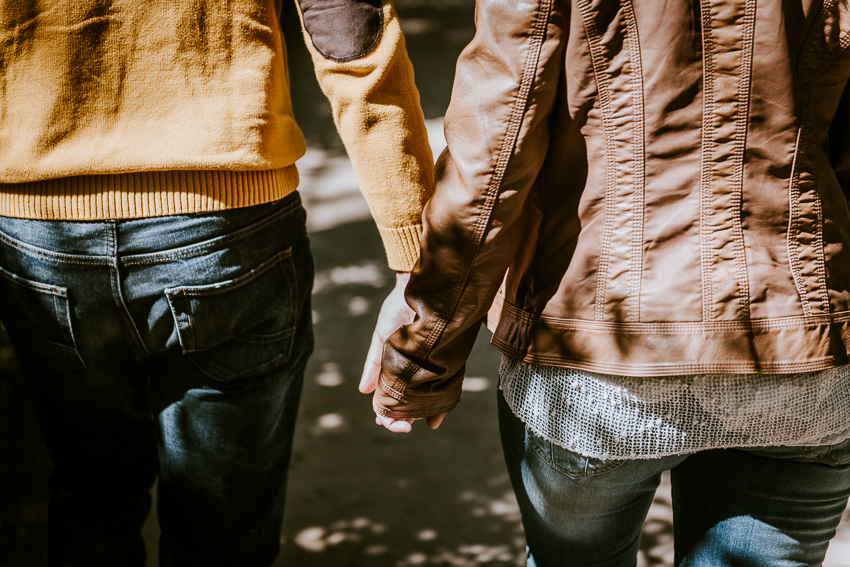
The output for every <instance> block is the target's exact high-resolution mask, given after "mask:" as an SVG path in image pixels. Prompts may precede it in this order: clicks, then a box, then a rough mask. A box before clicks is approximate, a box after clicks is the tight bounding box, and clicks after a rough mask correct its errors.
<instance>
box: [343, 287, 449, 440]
mask: <svg viewBox="0 0 850 567" xmlns="http://www.w3.org/2000/svg"><path fill="white" fill-rule="evenodd" d="M408 280H410V272H396V280H395V287H394V288H393V290H392V291H391V292H390V294H389V295H388V296H387V298H386V299H385V300H384V304H383V305H381V312H380V313H378V323H377V324H376V325H375V332H374V333H372V344H370V345H369V353H368V354H367V355H366V364H364V365H363V376H362V378H360V386H359V389H360V391H361V392H363V393H364V394H371V393H372V392H374V391H375V388H377V387H378V379H379V378H380V376H381V355H382V354H383V352H384V342H385V341H386V340H387V339H388V338H389V336H390V335H392V334H393V333H395V332H396V331H397V330H398V329H399V328H400V327H402V326H403V325H408V324H410V323H412V322H413V319H414V317H415V316H416V313H415V312H414V311H413V309H411V308H410V306H409V305H408V304H407V302H406V301H405V300H404V288H405V286H407V282H408ZM444 417H446V414H440V415H438V416H434V417H429V418H427V419H426V423H427V424H428V427H430V428H431V429H437V428H438V427H439V426H440V423H442V421H443V418H444ZM414 421H416V419H393V418H391V417H384V416H381V415H375V423H377V424H378V425H383V426H384V427H386V428H387V429H388V430H389V431H392V432H393V433H409V432H410V430H411V428H412V427H413V422H414Z"/></svg>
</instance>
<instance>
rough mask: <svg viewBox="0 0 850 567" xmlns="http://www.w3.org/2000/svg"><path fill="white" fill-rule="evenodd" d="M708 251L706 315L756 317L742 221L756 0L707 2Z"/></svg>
mask: <svg viewBox="0 0 850 567" xmlns="http://www.w3.org/2000/svg"><path fill="white" fill-rule="evenodd" d="M700 9H701V16H702V28H703V29H702V44H703V77H704V81H703V91H704V92H703V119H702V132H703V140H702V167H701V174H700V212H699V224H700V242H701V249H700V256H701V260H702V261H701V266H700V268H701V276H702V286H703V293H702V311H703V316H702V319H703V321H712V320H714V319H741V318H748V317H749V304H750V301H749V283H748V278H747V265H746V259H745V258H744V246H745V242H744V231H743V228H742V225H741V215H742V209H741V202H742V192H743V179H744V175H743V170H744V150H745V147H746V139H747V138H746V136H747V121H748V118H749V114H748V110H749V98H750V70H751V67H752V58H753V38H754V31H755V9H756V1H755V0H747V1H746V2H726V3H719V2H712V1H711V0H702V2H701V6H700Z"/></svg>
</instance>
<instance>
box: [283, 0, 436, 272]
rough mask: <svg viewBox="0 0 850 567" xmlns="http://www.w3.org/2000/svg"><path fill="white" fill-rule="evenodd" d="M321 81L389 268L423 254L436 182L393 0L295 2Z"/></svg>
mask: <svg viewBox="0 0 850 567" xmlns="http://www.w3.org/2000/svg"><path fill="white" fill-rule="evenodd" d="M296 4H297V6H298V9H299V13H300V14H301V22H302V25H303V28H304V38H305V41H306V43H307V47H308V49H309V50H310V54H311V56H312V58H313V65H314V67H315V70H316V77H317V78H318V80H319V86H320V87H321V89H322V91H323V92H324V93H325V95H326V96H327V97H328V99H329V100H330V102H331V107H332V109H333V117H334V122H335V124H336V126H337V130H338V131H339V134H340V137H341V138H342V141H343V144H344V145H345V149H346V151H347V152H348V155H349V157H350V158H351V161H352V163H353V165H354V172H355V174H356V175H357V180H358V182H359V184H360V189H361V191H362V192H363V194H364V196H365V197H366V200H367V202H368V203H369V208H370V210H371V212H372V216H373V217H374V219H375V222H376V224H377V225H378V230H379V231H380V234H381V238H382V239H383V243H384V248H385V249H386V253H387V258H388V261H389V266H390V268H392V269H394V270H399V271H410V270H411V269H412V268H413V265H414V264H415V263H416V261H417V259H418V258H419V238H420V235H421V233H422V221H421V217H422V209H423V207H424V205H425V202H426V201H427V200H428V199H429V198H430V196H431V194H432V192H433V187H434V177H433V158H432V156H431V149H430V146H429V145H428V137H427V134H426V131H425V122H424V117H423V115H422V109H421V107H420V106H419V93H418V91H417V90H416V86H415V84H414V82H413V67H412V66H411V64H410V60H409V59H408V56H407V51H406V49H405V45H404V36H403V35H402V32H401V27H400V25H399V21H398V17H397V15H396V13H395V9H394V8H393V5H392V0H296Z"/></svg>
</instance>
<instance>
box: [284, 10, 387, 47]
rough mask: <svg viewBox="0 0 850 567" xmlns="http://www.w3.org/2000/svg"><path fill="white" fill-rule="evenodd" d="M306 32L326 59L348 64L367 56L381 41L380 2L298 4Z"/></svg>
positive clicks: (382, 20) (381, 15) (381, 17)
mask: <svg viewBox="0 0 850 567" xmlns="http://www.w3.org/2000/svg"><path fill="white" fill-rule="evenodd" d="M298 3H299V5H300V6H301V13H302V16H303V18H304V29H306V30H307V33H308V34H309V36H310V40H311V41H312V42H313V46H314V47H315V48H316V50H317V51H318V52H319V53H321V54H322V55H323V56H324V57H326V58H327V59H331V60H333V61H339V62H345V61H353V60H355V59H360V58H361V57H364V56H366V55H368V54H369V53H370V52H371V51H372V50H373V49H375V47H377V45H378V43H379V42H380V40H381V35H382V33H383V27H384V12H383V7H382V5H381V0H298Z"/></svg>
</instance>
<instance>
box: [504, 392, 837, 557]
mask: <svg viewBox="0 0 850 567" xmlns="http://www.w3.org/2000/svg"><path fill="white" fill-rule="evenodd" d="M499 423H500V428H501V433H502V447H503V449H504V453H505V460H506V462H507V466H508V471H509V473H510V477H511V482H512V484H513V487H514V491H515V493H516V495H517V500H518V501H519V506H520V510H521V512H522V523H523V526H524V527H525V535H526V540H527V542H528V547H529V559H528V567H579V566H581V567H626V566H634V565H635V564H636V561H637V552H638V546H639V544H640V534H641V528H642V526H643V522H644V520H645V519H646V515H647V512H648V511H649V507H650V505H651V504H652V499H653V496H654V495H655V490H656V488H658V484H659V482H660V479H661V473H662V472H663V471H665V470H670V471H671V482H672V489H673V517H674V520H673V525H674V538H675V565H677V566H680V565H681V566H684V567H726V566H728V567H756V566H759V567H792V566H795V567H796V566H804V565H820V564H821V563H822V561H823V558H824V556H825V554H826V550H827V546H828V544H829V540H830V539H831V538H832V537H833V536H834V535H835V528H836V527H837V526H838V523H839V522H840V520H841V515H842V513H843V512H844V509H845V507H846V506H847V498H848V495H850V440H848V441H844V442H842V443H839V444H837V445H832V446H824V447H774V448H764V449H751V450H737V449H725V450H724V449H718V450H709V451H702V452H698V453H693V454H691V455H681V456H672V457H663V458H659V459H634V460H610V461H602V460H599V459H593V458H587V457H584V456H582V455H579V454H578V453H574V452H572V451H569V450H567V449H564V448H562V447H559V446H558V445H555V444H553V443H550V442H548V441H545V440H543V439H541V438H540V437H538V436H537V435H535V434H534V432H532V431H531V430H529V429H528V428H527V427H526V426H525V425H524V424H523V423H522V421H520V420H519V419H518V418H517V417H516V416H515V415H514V414H513V412H512V411H511V409H510V407H508V404H507V403H506V402H505V399H504V397H503V396H502V395H501V392H499Z"/></svg>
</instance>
